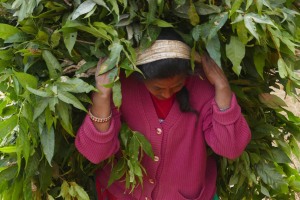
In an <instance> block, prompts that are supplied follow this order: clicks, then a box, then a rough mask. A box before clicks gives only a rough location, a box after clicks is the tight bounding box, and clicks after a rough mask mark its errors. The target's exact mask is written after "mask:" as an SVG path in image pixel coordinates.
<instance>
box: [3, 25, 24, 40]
mask: <svg viewBox="0 0 300 200" xmlns="http://www.w3.org/2000/svg"><path fill="white" fill-rule="evenodd" d="M19 32H20V30H19V29H18V28H16V27H14V26H11V25H8V24H2V23H0V38H1V39H3V40H6V39H8V38H9V37H11V36H13V35H15V34H17V33H19Z"/></svg>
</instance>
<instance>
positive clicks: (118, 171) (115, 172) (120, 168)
mask: <svg viewBox="0 0 300 200" xmlns="http://www.w3.org/2000/svg"><path fill="white" fill-rule="evenodd" d="M125 172H126V161H125V159H123V158H121V159H120V160H118V162H117V164H115V165H114V166H113V168H112V171H111V174H110V177H109V180H108V183H107V186H108V187H109V186H110V185H111V184H112V183H113V182H115V181H116V180H119V179H120V178H122V177H123V176H124V175H125Z"/></svg>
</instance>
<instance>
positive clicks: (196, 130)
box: [75, 76, 251, 200]
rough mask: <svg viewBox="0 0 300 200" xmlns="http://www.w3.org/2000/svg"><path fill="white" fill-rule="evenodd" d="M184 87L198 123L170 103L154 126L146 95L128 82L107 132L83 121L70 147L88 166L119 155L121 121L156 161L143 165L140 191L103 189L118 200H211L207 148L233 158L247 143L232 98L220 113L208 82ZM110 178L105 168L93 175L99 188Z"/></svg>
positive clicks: (213, 172)
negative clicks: (147, 146) (139, 137)
mask: <svg viewBox="0 0 300 200" xmlns="http://www.w3.org/2000/svg"><path fill="white" fill-rule="evenodd" d="M186 87H187V89H188V90H189V91H190V103H191V105H192V106H193V108H194V109H196V110H197V111H198V112H199V113H200V115H199V119H198V121H197V118H196V115H195V114H193V113H182V112H181V111H180V109H179V105H178V103H177V102H176V101H175V103H174V104H173V106H172V108H171V111H170V113H169V115H168V116H167V118H166V119H165V121H164V122H162V123H159V121H158V117H157V115H156V112H155V108H154V106H153V103H152V100H151V97H150V94H149V92H148V91H147V89H146V87H145V86H144V85H143V84H142V83H140V82H137V81H136V80H135V79H133V78H127V79H125V80H122V95H123V99H122V106H121V109H120V112H118V111H117V110H116V109H113V118H112V120H111V126H110V128H109V130H108V131H107V132H99V131H97V130H96V129H95V127H94V126H93V123H92V121H91V120H90V118H89V117H88V116H86V118H85V120H84V122H83V124H82V125H81V127H80V129H79V130H78V132H77V136H76V141H75V144H76V147H77V149H78V151H79V152H81V153H82V154H83V155H84V156H85V157H86V158H87V159H89V160H90V161H91V162H92V163H99V162H101V161H103V160H104V159H106V158H108V157H110V156H111V155H113V154H115V153H117V152H118V150H119V147H120V144H119V140H118V132H119V130H120V125H121V120H120V118H122V120H123V121H125V122H126V123H127V124H128V125H129V127H130V128H131V129H132V130H136V131H139V132H141V133H143V134H144V135H145V136H146V138H147V139H148V140H149V141H150V142H151V144H152V147H153V151H154V154H155V156H156V159H155V161H154V160H152V159H151V158H149V157H148V156H145V157H144V159H143V161H142V163H143V165H144V167H145V168H146V170H147V177H144V184H143V188H142V187H138V188H137V189H136V190H135V191H134V192H133V193H131V194H129V193H128V191H126V190H125V183H124V181H116V182H115V183H114V184H112V186H110V187H109V188H108V190H109V191H110V192H111V193H112V194H113V195H114V196H116V197H117V198H118V199H122V200H133V199H154V200H186V199H194V200H210V199H212V198H213V196H214V194H215V192H216V177H217V168H216V163H215V161H214V159H213V158H212V157H209V156H207V151H206V149H207V145H208V146H209V147H210V148H211V149H212V150H213V151H214V152H215V153H216V154H218V155H221V156H224V157H227V158H229V159H235V158H237V157H238V156H240V155H241V153H242V152H243V150H244V149H245V147H246V145H247V144H248V143H249V141H250V139H251V133H250V129H249V127H248V125H247V122H246V121H245V119H244V117H243V116H242V114H241V109H240V106H239V105H238V104H237V101H236V98H235V95H233V96H232V101H231V107H230V109H228V110H226V111H224V112H221V111H219V108H218V106H217V105H216V102H215V101H214V88H213V86H212V85H211V84H210V83H209V82H208V81H207V80H201V79H200V78H199V77H197V76H193V77H190V78H189V79H188V81H187V84H186ZM195 123H196V125H195ZM109 174H110V167H109V166H106V167H104V169H102V170H101V171H99V172H98V173H97V181H99V182H100V184H101V185H102V187H104V188H105V187H106V184H107V181H108V178H109Z"/></svg>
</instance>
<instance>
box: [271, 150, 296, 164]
mask: <svg viewBox="0 0 300 200" xmlns="http://www.w3.org/2000/svg"><path fill="white" fill-rule="evenodd" d="M271 152H272V154H273V158H274V161H275V162H276V163H291V162H292V161H291V159H290V158H289V157H288V156H287V154H286V153H285V152H284V151H283V150H282V149H280V148H272V149H271Z"/></svg>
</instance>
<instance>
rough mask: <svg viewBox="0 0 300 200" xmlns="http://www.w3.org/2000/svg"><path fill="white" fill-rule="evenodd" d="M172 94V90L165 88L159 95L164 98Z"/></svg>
mask: <svg viewBox="0 0 300 200" xmlns="http://www.w3.org/2000/svg"><path fill="white" fill-rule="evenodd" d="M172 95H173V92H172V91H171V90H166V91H164V92H163V93H162V94H161V96H162V97H163V98H165V99H168V98H170V97H171V96H172Z"/></svg>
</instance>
